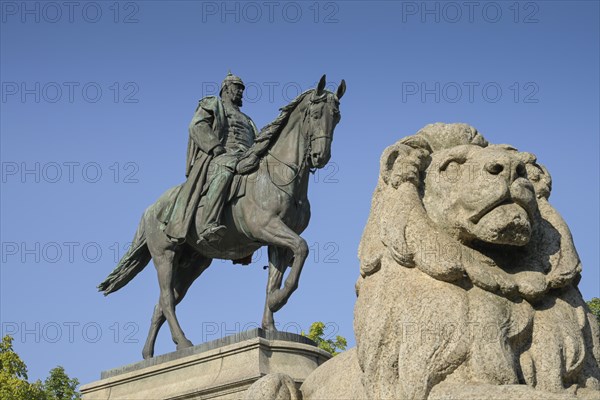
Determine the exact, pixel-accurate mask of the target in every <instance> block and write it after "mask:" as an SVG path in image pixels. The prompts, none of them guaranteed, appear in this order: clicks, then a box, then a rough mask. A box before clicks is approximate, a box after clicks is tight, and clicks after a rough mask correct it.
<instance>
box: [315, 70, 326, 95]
mask: <svg viewBox="0 0 600 400" xmlns="http://www.w3.org/2000/svg"><path fill="white" fill-rule="evenodd" d="M326 84H327V79H326V78H325V74H323V76H322V77H321V80H320V81H319V84H318V85H317V96H320V95H322V94H323V90H324V89H325V85H326Z"/></svg>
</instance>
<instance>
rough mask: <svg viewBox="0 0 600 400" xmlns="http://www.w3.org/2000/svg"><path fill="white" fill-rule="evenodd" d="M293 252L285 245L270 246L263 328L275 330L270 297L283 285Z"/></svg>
mask: <svg viewBox="0 0 600 400" xmlns="http://www.w3.org/2000/svg"><path fill="white" fill-rule="evenodd" d="M291 257H292V253H291V252H290V251H289V250H288V249H285V248H283V247H276V246H269V280H268V282H267V295H266V297H265V311H264V314H263V319H262V324H261V325H262V328H263V329H265V330H267V331H275V330H277V329H275V321H274V319H273V311H272V310H271V308H269V297H270V296H271V293H273V292H274V291H276V290H277V289H279V288H280V287H281V281H282V279H283V274H284V272H285V269H286V268H287V267H288V265H289V263H290V259H291Z"/></svg>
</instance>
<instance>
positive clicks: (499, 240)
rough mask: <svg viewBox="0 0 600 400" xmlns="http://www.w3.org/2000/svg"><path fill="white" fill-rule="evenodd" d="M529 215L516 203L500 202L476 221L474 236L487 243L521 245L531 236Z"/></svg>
mask: <svg viewBox="0 0 600 400" xmlns="http://www.w3.org/2000/svg"><path fill="white" fill-rule="evenodd" d="M531 231H532V230H531V223H530V220H529V215H528V214H527V212H526V211H525V209H524V208H523V207H521V206H520V205H518V204H516V203H502V204H501V205H499V206H496V207H494V208H493V209H491V210H490V211H489V212H487V213H485V214H484V215H482V216H481V217H480V218H479V220H478V221H477V223H476V225H475V227H474V232H473V233H475V236H476V237H477V238H478V239H480V240H483V241H485V242H488V243H496V244H508V245H513V246H523V245H526V244H527V243H528V242H529V239H530V238H531Z"/></svg>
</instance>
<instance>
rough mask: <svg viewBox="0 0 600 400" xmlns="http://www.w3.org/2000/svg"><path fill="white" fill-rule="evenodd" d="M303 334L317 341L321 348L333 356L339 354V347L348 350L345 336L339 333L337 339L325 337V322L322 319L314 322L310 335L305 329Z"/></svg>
mask: <svg viewBox="0 0 600 400" xmlns="http://www.w3.org/2000/svg"><path fill="white" fill-rule="evenodd" d="M301 335H302V336H305V337H307V338H309V339H310V340H312V341H313V342H315V343H316V344H317V346H319V348H320V349H323V350H325V351H326V352H328V353H329V354H331V355H333V356H336V355H337V354H339V352H338V351H337V350H338V349H339V350H341V351H343V350H346V346H347V345H348V343H347V341H346V338H345V337H343V336H339V335H338V336H336V337H335V340H331V339H325V338H324V337H323V336H324V335H325V324H324V323H323V322H320V321H317V322H313V323H312V325H311V326H310V329H309V332H308V335H307V334H306V333H305V332H304V331H303V332H302V333H301Z"/></svg>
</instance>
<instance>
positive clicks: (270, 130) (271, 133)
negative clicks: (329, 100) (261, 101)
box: [256, 89, 315, 145]
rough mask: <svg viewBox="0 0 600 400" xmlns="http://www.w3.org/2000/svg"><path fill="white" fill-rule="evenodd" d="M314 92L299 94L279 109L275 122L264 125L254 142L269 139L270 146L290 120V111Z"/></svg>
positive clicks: (312, 90)
mask: <svg viewBox="0 0 600 400" xmlns="http://www.w3.org/2000/svg"><path fill="white" fill-rule="evenodd" d="M314 91H315V89H309V90H307V91H305V92H303V93H301V94H299V95H298V96H297V97H296V98H295V99H294V100H292V101H291V102H290V104H288V105H287V106H283V107H281V108H280V109H279V111H281V112H280V113H279V116H278V117H277V118H275V120H273V122H271V123H269V124H267V125H265V126H264V127H263V128H262V129H261V130H260V133H259V135H258V137H257V138H256V141H258V142H260V141H261V139H262V140H267V139H271V140H272V141H271V145H272V144H273V142H274V141H275V140H276V139H277V136H279V133H280V132H281V130H282V129H283V127H284V126H285V125H286V124H287V121H288V119H289V118H290V115H291V114H292V111H294V110H295V109H296V107H297V106H298V104H300V103H301V102H302V100H304V98H305V97H306V96H308V95H309V94H312V92H314Z"/></svg>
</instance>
